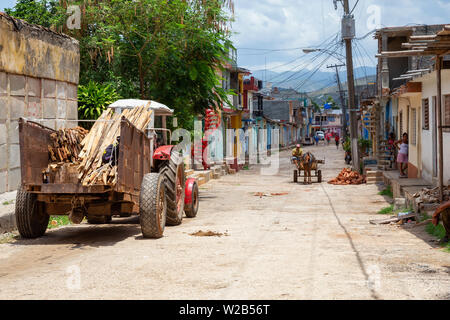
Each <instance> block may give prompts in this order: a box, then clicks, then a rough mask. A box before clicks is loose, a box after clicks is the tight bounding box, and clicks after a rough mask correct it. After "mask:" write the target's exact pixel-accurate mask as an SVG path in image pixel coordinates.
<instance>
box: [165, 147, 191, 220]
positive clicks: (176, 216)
mask: <svg viewBox="0 0 450 320" xmlns="http://www.w3.org/2000/svg"><path fill="white" fill-rule="evenodd" d="M161 173H164V174H165V176H166V178H167V179H166V190H167V194H166V195H167V196H166V199H167V217H166V224H167V225H168V226H177V225H179V224H181V221H182V220H183V214H184V197H185V194H184V192H185V187H186V186H185V184H186V181H185V176H184V163H183V162H182V161H181V157H180V154H179V153H178V152H176V151H175V152H172V154H171V156H170V160H169V161H168V163H167V165H166V166H165V167H164V169H163V170H162V172H161Z"/></svg>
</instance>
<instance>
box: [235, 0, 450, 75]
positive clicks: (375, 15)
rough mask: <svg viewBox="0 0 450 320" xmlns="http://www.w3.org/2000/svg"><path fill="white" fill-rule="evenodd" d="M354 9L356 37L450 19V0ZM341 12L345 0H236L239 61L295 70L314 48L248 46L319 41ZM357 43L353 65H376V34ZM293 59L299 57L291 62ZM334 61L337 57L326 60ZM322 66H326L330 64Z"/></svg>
mask: <svg viewBox="0 0 450 320" xmlns="http://www.w3.org/2000/svg"><path fill="white" fill-rule="evenodd" d="M355 3H356V0H350V8H353V6H354V5H355ZM353 14H354V17H355V20H356V37H363V36H364V35H366V34H367V33H369V32H370V31H371V30H373V29H374V28H377V27H378V28H379V27H391V26H405V25H414V24H444V23H450V0H426V1H424V0H360V1H359V2H358V4H357V6H356V7H355V9H354V12H353ZM342 15H343V8H342V5H341V4H340V3H338V10H335V8H334V5H333V0H235V19H236V21H235V22H234V23H233V31H234V32H236V34H234V35H233V40H234V45H235V47H236V48H238V64H239V65H240V66H241V67H245V68H247V69H250V70H262V69H265V68H267V69H268V70H272V71H275V72H281V71H287V70H293V69H294V70H295V68H294V67H295V66H298V65H299V64H301V63H302V61H305V60H306V59H309V60H311V58H312V57H311V58H310V57H309V56H311V55H313V54H312V53H309V54H308V57H306V56H305V57H302V56H304V55H305V54H304V53H303V51H302V50H301V49H297V50H285V51H263V50H249V49H247V48H251V49H267V50H278V49H291V48H309V47H313V46H317V45H319V44H321V43H322V42H323V41H324V40H325V39H327V38H329V37H330V36H332V35H333V34H336V33H337V32H339V31H340V19H341V16H342ZM354 46H355V45H354ZM356 46H357V48H356V49H354V54H355V55H356V59H355V60H357V61H355V65H356V66H358V65H368V66H374V65H375V64H376V61H375V57H374V56H375V54H376V51H377V42H376V40H374V39H373V35H372V34H370V35H368V36H367V37H366V38H365V39H362V40H358V41H357V44H356ZM330 48H331V49H332V50H333V51H334V50H336V48H333V46H330V45H328V46H326V48H325V49H330ZM338 52H342V53H344V52H345V51H339V50H338ZM294 59H299V60H297V61H295V62H293V63H291V64H287V63H288V62H289V61H292V60H294ZM320 61H321V60H320V59H318V61H317V60H316V61H315V62H312V63H308V62H306V63H304V65H303V67H306V68H315V67H316V64H317V63H318V62H320ZM332 62H333V63H334V62H336V60H335V61H333V59H332V58H331V60H329V61H327V63H332ZM322 69H323V71H325V69H326V65H324V66H323V67H322Z"/></svg>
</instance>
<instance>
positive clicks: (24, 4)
mask: <svg viewBox="0 0 450 320" xmlns="http://www.w3.org/2000/svg"><path fill="white" fill-rule="evenodd" d="M58 6H59V1H57V0H17V2H16V5H15V6H14V8H11V9H5V12H6V13H7V14H9V15H10V16H12V17H15V18H18V19H23V20H25V21H27V22H29V23H34V24H39V25H41V26H44V27H47V28H50V27H52V26H53V25H54V24H55V23H57V22H58V21H59V19H60V17H58V16H57V14H58Z"/></svg>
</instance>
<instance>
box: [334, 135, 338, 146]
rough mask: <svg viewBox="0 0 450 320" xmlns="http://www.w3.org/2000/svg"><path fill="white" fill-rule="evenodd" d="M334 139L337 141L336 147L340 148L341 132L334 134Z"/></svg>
mask: <svg viewBox="0 0 450 320" xmlns="http://www.w3.org/2000/svg"><path fill="white" fill-rule="evenodd" d="M334 141H335V142H336V149H338V150H339V134H337V133H336V135H335V136H334Z"/></svg>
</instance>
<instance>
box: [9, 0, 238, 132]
mask: <svg viewBox="0 0 450 320" xmlns="http://www.w3.org/2000/svg"><path fill="white" fill-rule="evenodd" d="M19 3H20V8H19V7H18V5H19ZM19 3H18V4H17V5H16V7H15V8H14V9H13V11H14V14H13V16H16V17H19V18H23V19H25V20H29V21H30V22H33V23H40V24H42V25H47V26H48V25H53V27H54V28H56V29H57V30H58V31H63V32H64V33H67V34H69V35H71V36H73V37H75V38H76V39H77V40H79V43H80V56H81V58H80V59H81V62H80V70H81V71H80V84H81V85H87V84H88V83H89V81H95V82H98V83H102V84H109V85H110V87H111V88H114V89H115V90H116V91H117V92H118V93H119V94H120V95H121V96H122V97H124V98H141V99H152V100H156V101H158V102H161V103H164V104H166V105H168V106H169V107H171V108H173V109H175V114H176V115H177V116H178V117H179V120H180V121H179V122H180V125H182V126H184V127H185V128H186V129H191V128H192V127H193V122H192V120H193V115H195V114H198V113H203V112H204V110H205V109H206V108H208V107H210V106H213V105H216V104H218V105H219V106H220V105H221V102H222V101H227V94H229V92H227V91H225V90H224V89H222V86H221V82H220V79H219V78H218V77H217V76H216V74H217V72H216V71H217V70H219V69H221V68H222V64H223V63H224V62H225V61H227V59H228V58H227V57H228V50H229V48H232V43H231V41H230V36H231V33H230V31H229V26H230V23H231V22H232V11H233V2H232V1H230V0H208V1H204V0H104V1H100V0H89V1H88V0H85V1H78V2H77V1H75V2H71V3H70V4H78V5H80V8H81V12H82V17H81V29H79V30H69V29H67V27H66V19H67V17H68V15H67V14H66V10H67V9H66V8H67V5H68V3H67V1H44V0H36V1H30V0H28V1H27V0H20V1H19ZM49 3H51V6H49ZM22 6H23V7H27V9H26V10H25V9H23V8H22ZM55 6H56V9H57V13H56V14H55V15H54V16H52V17H51V18H50V17H49V16H48V14H50V15H51V13H52V12H54V11H55ZM36 8H38V9H36ZM42 8H45V9H46V10H47V13H48V14H47V13H45V14H41V16H42V17H43V19H47V20H46V21H39V20H36V19H35V18H34V17H32V16H31V14H29V13H27V12H34V11H35V10H36V12H39V10H41V9H42ZM19 9H20V10H19ZM55 20H56V22H55Z"/></svg>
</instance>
